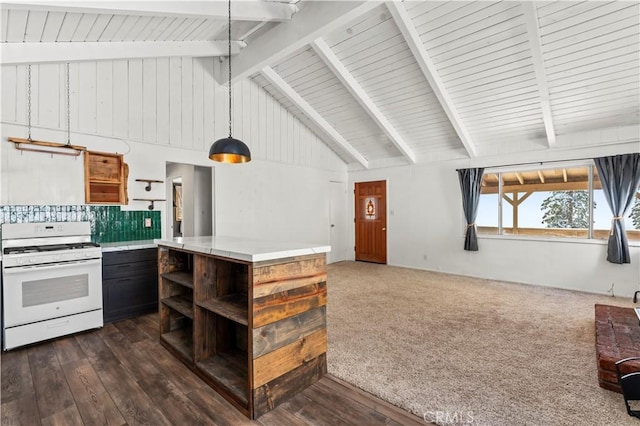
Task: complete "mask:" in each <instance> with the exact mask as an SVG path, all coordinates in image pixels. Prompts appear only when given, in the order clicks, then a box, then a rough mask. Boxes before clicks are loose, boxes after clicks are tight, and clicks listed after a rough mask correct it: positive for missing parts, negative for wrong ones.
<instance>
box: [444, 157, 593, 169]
mask: <svg viewBox="0 0 640 426" xmlns="http://www.w3.org/2000/svg"><path fill="white" fill-rule="evenodd" d="M583 160H593V157H587V158H571V159H568V160H549V161H532V162H529V163H513V164H499V165H497V166H487V167H484V168H485V169H488V168H494V167H513V166H529V165H534V164H539V165H541V166H542V165H543V164H548V163H568V162H570V161H583ZM460 170H465V169H456V172H459V171H460Z"/></svg>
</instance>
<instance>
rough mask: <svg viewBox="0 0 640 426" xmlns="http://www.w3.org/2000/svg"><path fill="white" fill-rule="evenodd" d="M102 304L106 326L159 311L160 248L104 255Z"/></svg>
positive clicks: (114, 252) (113, 252)
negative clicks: (158, 249)
mask: <svg viewBox="0 0 640 426" xmlns="http://www.w3.org/2000/svg"><path fill="white" fill-rule="evenodd" d="M102 304H103V312H104V322H105V324H107V323H110V322H114V321H119V320H122V319H126V318H132V317H136V316H139V315H144V314H148V313H152V312H157V311H158V251H157V249H155V248H149V249H140V250H122V251H112V252H105V253H103V254H102Z"/></svg>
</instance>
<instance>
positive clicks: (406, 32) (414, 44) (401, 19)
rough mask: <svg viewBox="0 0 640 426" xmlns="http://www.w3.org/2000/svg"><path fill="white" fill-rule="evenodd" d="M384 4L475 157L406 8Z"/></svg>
mask: <svg viewBox="0 0 640 426" xmlns="http://www.w3.org/2000/svg"><path fill="white" fill-rule="evenodd" d="M386 4H387V8H388V9H389V12H391V16H393V19H394V21H395V22H396V25H398V28H400V32H402V35H403V36H404V39H405V41H406V42H407V44H408V45H409V49H411V53H413V56H414V57H415V58H416V61H417V62H418V65H419V66H420V69H421V70H422V72H423V74H424V76H425V77H426V78H427V81H428V82H429V85H431V90H433V93H434V94H435V95H436V97H437V98H438V101H439V102H440V105H442V109H443V110H444V112H445V114H447V117H448V118H449V121H450V122H451V125H452V126H453V128H454V129H455V131H456V133H457V134H458V137H459V138H460V141H461V142H462V144H463V145H464V148H465V149H466V150H467V153H468V154H469V156H470V157H475V156H476V148H475V145H474V143H473V141H472V140H471V137H470V136H469V133H468V132H467V129H466V127H465V126H464V123H463V122H462V118H460V115H459V114H458V111H457V109H456V107H455V105H454V103H453V100H452V99H451V97H450V96H449V93H447V90H446V89H445V86H444V82H443V81H442V79H441V78H440V75H439V74H438V71H437V69H436V66H435V64H434V63H433V60H432V59H431V57H430V56H429V54H428V53H427V50H426V49H425V47H424V44H423V43H422V40H420V35H419V34H418V31H417V30H416V27H415V26H414V25H413V22H411V17H410V16H409V14H408V13H407V9H406V8H405V7H404V4H403V3H399V2H387V3H386Z"/></svg>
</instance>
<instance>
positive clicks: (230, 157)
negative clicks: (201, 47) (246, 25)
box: [209, 0, 251, 163]
mask: <svg viewBox="0 0 640 426" xmlns="http://www.w3.org/2000/svg"><path fill="white" fill-rule="evenodd" d="M228 84H229V137H227V138H224V139H218V140H217V141H215V142H214V143H213V145H211V148H209V159H211V160H213V161H219V162H221V163H247V162H249V161H251V152H250V151H249V147H248V146H247V145H246V144H245V143H244V142H242V141H241V140H239V139H234V138H233V137H232V136H231V110H232V109H231V0H229V81H228Z"/></svg>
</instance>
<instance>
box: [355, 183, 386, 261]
mask: <svg viewBox="0 0 640 426" xmlns="http://www.w3.org/2000/svg"><path fill="white" fill-rule="evenodd" d="M355 202H356V206H355V208H356V210H355V211H356V214H355V222H356V260H363V261H365V262H375V263H387V181H384V180H379V181H375V182H358V183H356V188H355Z"/></svg>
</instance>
